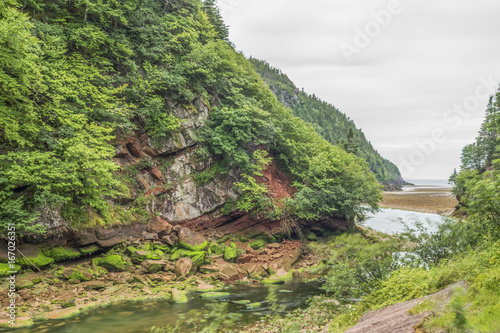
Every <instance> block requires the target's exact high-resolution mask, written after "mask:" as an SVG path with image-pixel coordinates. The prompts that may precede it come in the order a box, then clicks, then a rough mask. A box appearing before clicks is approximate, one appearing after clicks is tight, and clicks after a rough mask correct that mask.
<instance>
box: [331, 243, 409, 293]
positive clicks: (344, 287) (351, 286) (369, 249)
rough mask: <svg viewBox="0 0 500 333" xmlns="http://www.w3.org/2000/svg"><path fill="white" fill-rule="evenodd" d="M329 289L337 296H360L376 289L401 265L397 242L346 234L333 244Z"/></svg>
mask: <svg viewBox="0 0 500 333" xmlns="http://www.w3.org/2000/svg"><path fill="white" fill-rule="evenodd" d="M331 247H332V250H331V255H330V259H329V260H328V263H329V264H330V265H331V269H330V270H329V273H328V275H327V279H326V284H325V286H326V289H327V291H328V293H329V294H330V295H331V296H332V297H333V298H335V299H346V298H359V297H361V296H364V295H367V294H369V293H370V292H371V291H372V290H374V289H375V288H376V287H377V286H378V284H379V283H380V281H382V280H383V279H385V278H386V277H388V276H389V274H390V273H391V272H392V271H393V270H395V269H396V268H397V267H398V262H397V258H396V257H395V254H394V253H395V252H396V251H397V250H398V248H399V247H398V246H397V244H396V243H394V242H390V241H388V242H372V241H370V240H367V239H365V238H364V237H363V236H361V235H359V234H344V235H342V236H339V237H336V238H335V239H334V241H333V242H332V243H331Z"/></svg>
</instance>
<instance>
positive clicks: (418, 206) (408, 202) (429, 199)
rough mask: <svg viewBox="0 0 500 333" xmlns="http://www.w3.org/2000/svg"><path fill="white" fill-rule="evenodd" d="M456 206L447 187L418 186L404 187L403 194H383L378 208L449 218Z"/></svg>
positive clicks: (455, 200) (453, 197)
mask: <svg viewBox="0 0 500 333" xmlns="http://www.w3.org/2000/svg"><path fill="white" fill-rule="evenodd" d="M457 204H458V201H457V199H456V198H455V196H454V195H453V194H452V193H451V188H449V187H440V186H427V185H423V186H421V185H418V186H408V187H405V188H403V192H384V198H383V200H382V202H381V203H380V206H381V207H382V208H395V209H404V210H412V211H416V212H422V213H431V214H440V215H444V216H449V215H451V214H452V213H453V211H454V210H455V206H456V205H457Z"/></svg>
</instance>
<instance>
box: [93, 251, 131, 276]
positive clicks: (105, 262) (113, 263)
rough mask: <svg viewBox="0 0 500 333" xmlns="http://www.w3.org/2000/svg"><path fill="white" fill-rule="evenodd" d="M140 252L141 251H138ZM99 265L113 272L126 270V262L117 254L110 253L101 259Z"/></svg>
mask: <svg viewBox="0 0 500 333" xmlns="http://www.w3.org/2000/svg"><path fill="white" fill-rule="evenodd" d="M138 252H139V251H138ZM99 266H101V267H104V268H106V269H107V270H109V271H111V272H118V271H124V270H125V263H124V262H123V259H122V257H120V256H119V255H117V254H112V255H108V256H106V257H104V258H102V259H101V260H100V261H99Z"/></svg>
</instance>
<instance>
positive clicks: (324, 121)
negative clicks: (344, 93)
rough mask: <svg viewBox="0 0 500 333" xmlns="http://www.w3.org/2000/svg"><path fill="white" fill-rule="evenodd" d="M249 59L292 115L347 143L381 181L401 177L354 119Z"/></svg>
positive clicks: (329, 137)
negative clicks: (357, 126) (290, 110)
mask: <svg viewBox="0 0 500 333" xmlns="http://www.w3.org/2000/svg"><path fill="white" fill-rule="evenodd" d="M249 61H250V62H251V63H252V64H253V65H254V67H255V70H256V71H257V73H259V75H260V76H261V78H262V79H263V80H264V82H266V84H267V85H268V86H269V87H270V88H271V90H272V91H273V93H274V94H275V95H276V97H278V100H279V101H280V102H281V103H283V104H284V105H285V106H287V107H289V108H291V109H292V111H293V114H294V116H296V117H299V118H300V119H303V120H304V121H306V122H308V123H311V124H312V125H313V126H314V128H315V129H316V131H317V132H318V133H319V134H321V136H322V137H324V138H325V139H326V140H328V141H329V142H330V143H332V144H334V145H339V146H341V147H349V144H350V148H347V149H348V151H349V149H351V150H354V152H355V153H356V155H357V156H359V157H361V158H363V159H365V160H366V161H367V162H368V165H369V166H370V169H371V171H372V172H373V173H374V174H375V175H376V176H377V179H378V180H379V181H380V182H382V183H385V182H390V181H398V180H402V178H401V173H400V171H399V169H398V167H397V166H396V165H395V164H394V163H392V162H391V161H389V160H387V159H385V158H383V157H382V156H380V154H379V153H378V152H377V151H376V150H375V148H374V147H373V146H372V144H371V143H370V142H369V141H368V140H367V139H366V137H365V134H364V133H363V131H362V130H360V129H357V128H356V125H355V124H354V121H353V120H352V119H350V118H349V117H348V116H347V115H346V114H344V113H342V112H340V111H339V110H338V109H337V108H336V107H335V106H333V105H331V104H329V103H327V102H324V101H322V100H320V99H319V98H318V97H316V96H315V95H314V94H313V95H309V94H307V93H306V92H304V91H303V90H302V91H301V90H299V89H298V88H297V87H296V86H295V84H294V83H293V82H292V81H291V80H290V79H289V78H288V76H287V75H286V74H284V73H283V72H282V71H281V70H280V69H277V68H274V67H272V66H271V65H269V63H267V62H266V61H262V60H258V59H255V58H250V59H249ZM349 129H352V130H351V131H352V134H351V135H349ZM349 136H351V138H349Z"/></svg>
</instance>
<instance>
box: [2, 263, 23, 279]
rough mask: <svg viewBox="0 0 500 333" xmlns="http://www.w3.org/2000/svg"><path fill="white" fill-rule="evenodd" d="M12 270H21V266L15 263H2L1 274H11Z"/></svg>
mask: <svg viewBox="0 0 500 333" xmlns="http://www.w3.org/2000/svg"><path fill="white" fill-rule="evenodd" d="M11 271H15V272H20V271H21V266H19V265H15V264H14V265H13V266H12V267H11V266H10V265H9V264H0V276H1V277H3V276H10V275H12V273H11Z"/></svg>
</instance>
